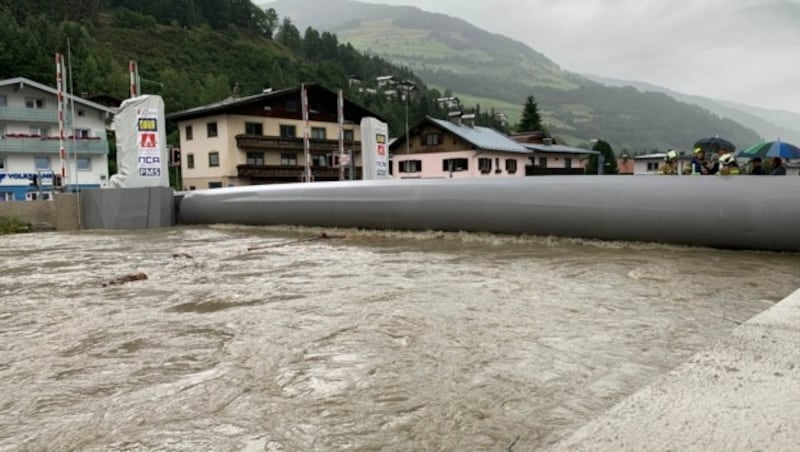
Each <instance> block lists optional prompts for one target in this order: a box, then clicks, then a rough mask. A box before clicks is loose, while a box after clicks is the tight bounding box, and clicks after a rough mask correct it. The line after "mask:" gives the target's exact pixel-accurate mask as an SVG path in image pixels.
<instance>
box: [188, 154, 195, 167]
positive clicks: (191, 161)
mask: <svg viewBox="0 0 800 452" xmlns="http://www.w3.org/2000/svg"><path fill="white" fill-rule="evenodd" d="M186 168H189V169H193V168H194V154H186Z"/></svg>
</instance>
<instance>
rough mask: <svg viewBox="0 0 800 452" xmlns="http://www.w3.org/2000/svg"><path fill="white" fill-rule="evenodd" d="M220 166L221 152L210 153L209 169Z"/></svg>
mask: <svg viewBox="0 0 800 452" xmlns="http://www.w3.org/2000/svg"><path fill="white" fill-rule="evenodd" d="M217 166H219V152H217V151H214V152H209V153H208V167H209V168H214V167H217Z"/></svg>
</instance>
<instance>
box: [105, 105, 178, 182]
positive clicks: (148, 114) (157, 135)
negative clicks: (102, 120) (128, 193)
mask: <svg viewBox="0 0 800 452" xmlns="http://www.w3.org/2000/svg"><path fill="white" fill-rule="evenodd" d="M165 129H166V125H165V123H164V101H163V100H162V99H161V97H160V96H152V95H145V96H139V97H134V98H132V99H127V100H126V101H125V102H123V103H122V106H120V109H119V112H118V113H117V115H116V116H115V117H114V131H115V133H116V137H117V174H115V175H113V176H111V181H110V184H109V185H110V186H111V187H115V188H139V187H169V171H168V166H167V164H168V156H167V146H166V143H167V132H166V130H165Z"/></svg>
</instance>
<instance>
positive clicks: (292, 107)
mask: <svg viewBox="0 0 800 452" xmlns="http://www.w3.org/2000/svg"><path fill="white" fill-rule="evenodd" d="M286 111H297V100H296V99H286Z"/></svg>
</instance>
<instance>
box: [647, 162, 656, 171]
mask: <svg viewBox="0 0 800 452" xmlns="http://www.w3.org/2000/svg"><path fill="white" fill-rule="evenodd" d="M647 171H658V162H647Z"/></svg>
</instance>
